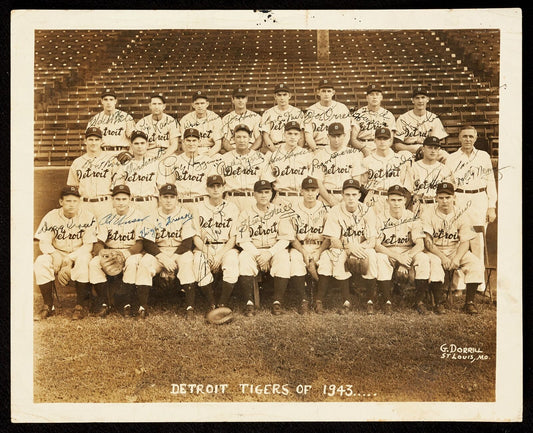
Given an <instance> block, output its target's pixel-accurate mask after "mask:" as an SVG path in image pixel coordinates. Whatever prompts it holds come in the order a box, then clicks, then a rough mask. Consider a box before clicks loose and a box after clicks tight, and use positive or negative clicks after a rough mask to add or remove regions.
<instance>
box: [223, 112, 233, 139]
mask: <svg viewBox="0 0 533 433" xmlns="http://www.w3.org/2000/svg"><path fill="white" fill-rule="evenodd" d="M230 116H231V113H229V114H226V115H225V116H224V117H223V118H222V137H224V138H225V139H226V140H228V141H230V140H231V137H232V135H233V133H232V131H231V129H230V127H229V121H230Z"/></svg>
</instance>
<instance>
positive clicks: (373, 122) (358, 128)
mask: <svg viewBox="0 0 533 433" xmlns="http://www.w3.org/2000/svg"><path fill="white" fill-rule="evenodd" d="M351 126H352V130H353V133H354V134H355V138H356V139H357V140H359V141H361V142H362V143H363V144H364V146H366V147H367V148H368V149H369V150H370V151H373V150H376V144H375V142H374V138H375V137H374V134H375V133H376V129H378V128H388V129H390V130H391V131H395V130H396V119H395V118H394V115H393V114H392V113H391V112H390V111H389V110H387V109H385V108H383V107H379V109H378V110H377V111H373V110H370V109H369V108H368V106H366V107H361V108H359V109H358V110H357V111H355V112H354V113H353V114H352V120H351Z"/></svg>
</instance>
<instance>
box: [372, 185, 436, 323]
mask: <svg viewBox="0 0 533 433" xmlns="http://www.w3.org/2000/svg"><path fill="white" fill-rule="evenodd" d="M408 196H409V191H407V190H406V189H405V188H404V187H402V186H400V185H393V186H391V187H390V188H389V190H388V194H387V206H386V208H385V213H384V214H382V215H378V216H377V218H376V220H377V223H378V226H377V234H378V237H377V241H376V247H375V250H376V253H377V254H376V259H377V265H378V278H377V288H378V291H379V292H380V294H381V295H382V297H383V299H384V300H385V304H384V306H383V310H384V312H385V313H387V314H390V313H391V312H392V303H391V294H392V278H393V272H394V269H397V272H398V274H399V275H401V276H403V277H404V278H407V276H408V274H409V271H410V270H413V271H414V276H415V290H416V296H417V302H416V305H417V308H418V309H419V311H422V312H424V310H425V306H424V304H423V303H422V304H421V305H420V306H419V305H418V302H419V301H422V299H423V298H422V297H423V295H424V294H425V293H426V290H427V282H428V278H429V257H428V256H427V255H426V254H424V252H423V251H424V238H425V234H424V231H423V230H422V222H421V221H420V219H419V218H418V217H417V216H415V215H414V214H413V213H412V212H411V211H410V210H407V209H406V208H405V206H406V201H407V197H408ZM375 299H376V293H375V292H374V293H370V294H369V296H368V303H367V312H368V313H370V314H373V313H374V305H373V302H375ZM437 312H439V313H440V312H442V309H438V310H437Z"/></svg>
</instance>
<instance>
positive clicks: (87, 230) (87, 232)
mask: <svg viewBox="0 0 533 433" xmlns="http://www.w3.org/2000/svg"><path fill="white" fill-rule="evenodd" d="M96 230H97V223H96V218H95V217H94V216H93V215H92V214H91V213H89V212H87V211H85V210H84V209H80V210H79V211H78V213H77V214H76V215H74V217H72V218H67V217H66V216H65V214H64V213H63V209H62V208H59V209H53V210H51V211H50V212H48V213H47V214H46V215H45V216H44V218H43V219H42V220H41V223H40V224H39V227H38V228H37V231H36V232H35V239H38V240H39V241H40V244H39V246H40V247H41V251H42V252H43V253H44V254H51V253H53V252H54V251H55V250H56V249H57V250H59V251H62V252H65V253H72V252H74V251H76V250H77V249H78V248H80V247H81V246H82V245H87V244H92V243H94V242H96Z"/></svg>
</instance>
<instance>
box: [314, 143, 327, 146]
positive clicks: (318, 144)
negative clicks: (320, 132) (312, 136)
mask: <svg viewBox="0 0 533 433" xmlns="http://www.w3.org/2000/svg"><path fill="white" fill-rule="evenodd" d="M316 145H317V146H329V143H328V144H324V143H316Z"/></svg>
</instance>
